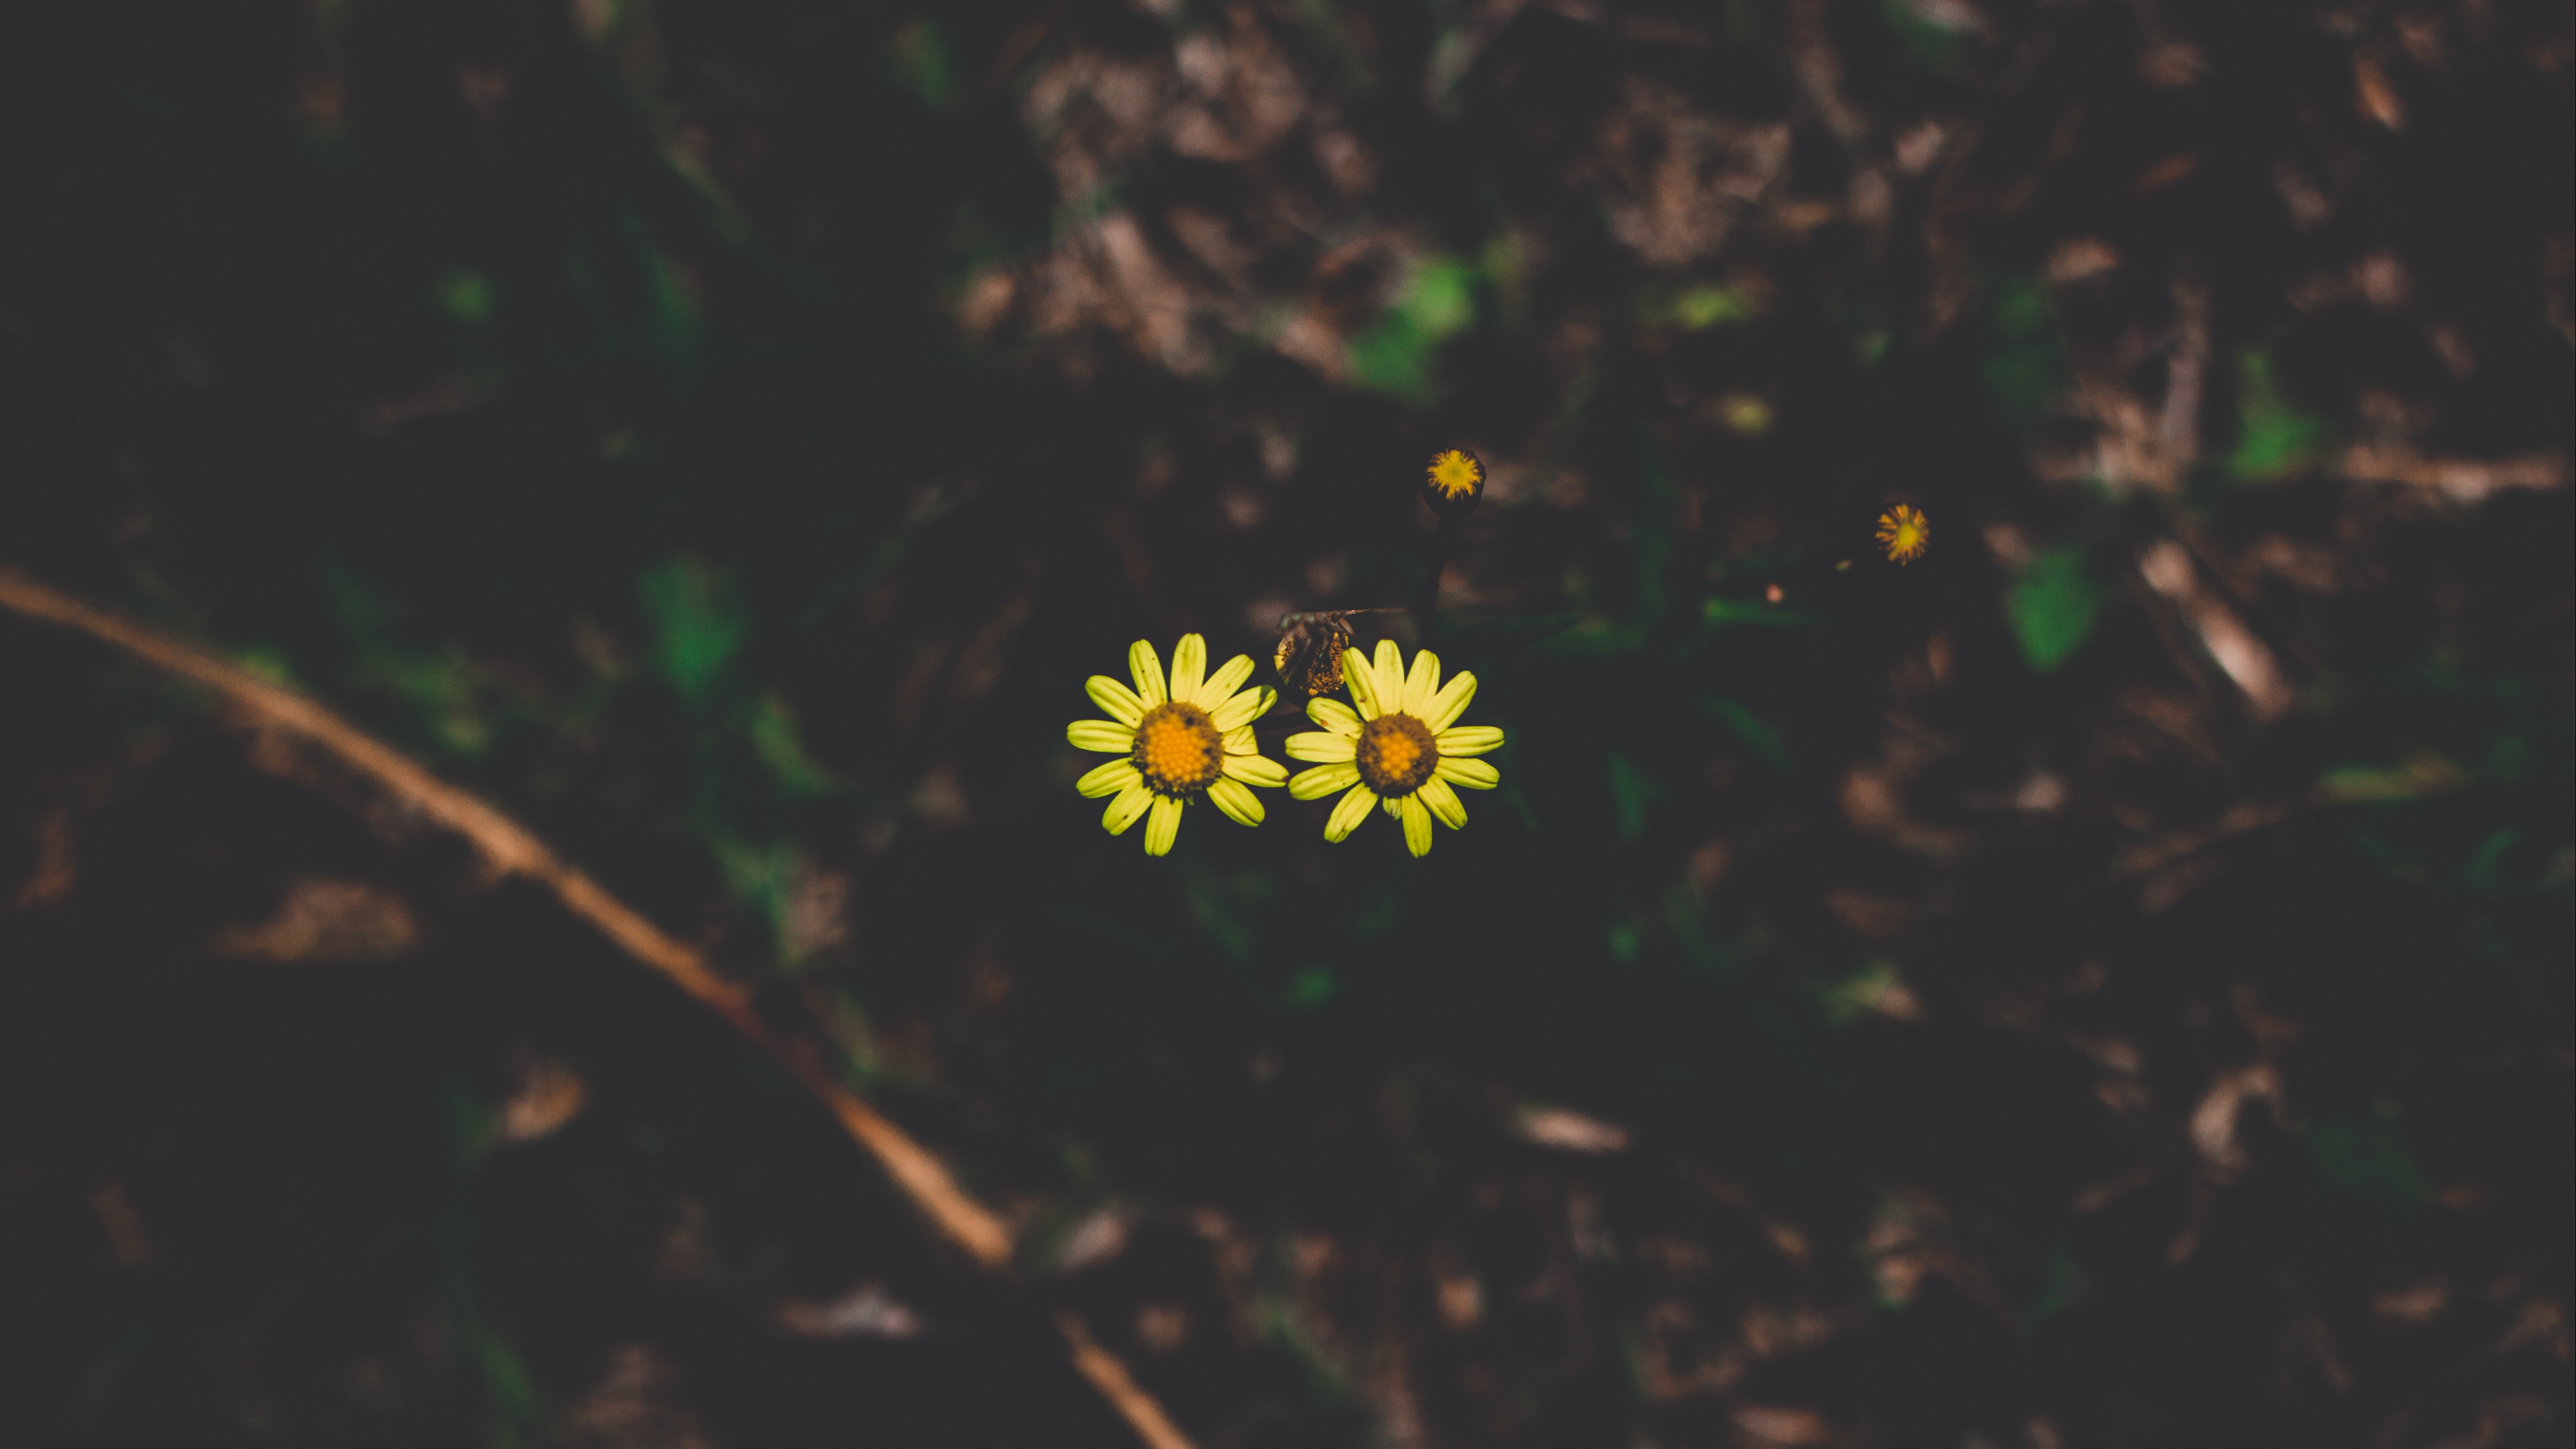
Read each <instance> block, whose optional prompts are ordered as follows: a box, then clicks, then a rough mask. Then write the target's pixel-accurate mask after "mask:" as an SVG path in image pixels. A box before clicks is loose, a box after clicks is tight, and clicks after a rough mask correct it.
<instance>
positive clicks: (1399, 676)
mask: <svg viewBox="0 0 2576 1449" xmlns="http://www.w3.org/2000/svg"><path fill="white" fill-rule="evenodd" d="M1371 668H1372V669H1373V670H1374V671H1375V672H1374V673H1372V674H1371V675H1370V676H1369V689H1370V691H1371V692H1372V693H1374V694H1375V695H1376V696H1377V708H1378V713H1380V714H1394V713H1395V712H1397V711H1398V710H1401V709H1403V708H1404V651H1403V650H1401V649H1398V648H1397V647H1395V641H1394V640H1392V639H1380V640H1379V641H1377V662H1376V663H1375V664H1374V665H1372V666H1371Z"/></svg>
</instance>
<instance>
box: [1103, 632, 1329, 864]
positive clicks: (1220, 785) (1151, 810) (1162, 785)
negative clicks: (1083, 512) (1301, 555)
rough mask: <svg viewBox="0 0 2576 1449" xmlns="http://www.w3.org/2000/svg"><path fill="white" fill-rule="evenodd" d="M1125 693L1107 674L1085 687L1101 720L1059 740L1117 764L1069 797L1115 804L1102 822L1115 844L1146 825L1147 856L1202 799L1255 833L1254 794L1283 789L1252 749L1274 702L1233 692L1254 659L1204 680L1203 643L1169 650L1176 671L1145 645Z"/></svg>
mask: <svg viewBox="0 0 2576 1449" xmlns="http://www.w3.org/2000/svg"><path fill="white" fill-rule="evenodd" d="M1127 672H1128V677H1130V678H1131V679H1133V680H1135V682H1136V687H1135V688H1133V689H1130V688H1128V687H1127V686H1126V685H1124V684H1121V683H1119V682H1118V681H1117V680H1115V679H1112V678H1110V677H1109V676H1108V675H1106V674H1095V675H1093V676H1091V678H1090V679H1088V680H1086V681H1085V682H1084V683H1083V692H1084V693H1086V694H1088V695H1090V696H1091V702H1092V703H1093V704H1096V705H1098V706H1100V708H1101V710H1102V711H1103V712H1104V713H1106V714H1107V715H1108V716H1109V718H1107V719H1085V720H1076V721H1074V722H1073V723H1072V724H1069V725H1067V726H1065V730H1064V737H1065V738H1066V739H1067V740H1070V741H1072V742H1073V744H1074V746H1075V747H1076V748H1078V749H1085V750H1097V751H1099V752H1100V753H1102V754H1114V755H1123V756H1125V757H1126V758H1124V759H1118V760H1112V761H1110V762H1109V763H1108V764H1105V765H1102V766H1100V767H1099V768H1098V769H1096V770H1093V771H1091V772H1090V773H1089V774H1086V775H1084V776H1083V777H1082V778H1081V779H1080V780H1078V781H1076V782H1075V784H1074V788H1075V789H1077V790H1079V791H1081V792H1082V793H1083V794H1084V795H1085V796H1088V797H1090V798H1092V799H1098V798H1099V797H1101V796H1103V795H1107V796H1111V797H1113V798H1112V799H1111V800H1110V802H1109V809H1108V811H1107V813H1105V814H1103V815H1102V816H1101V817H1100V823H1101V825H1102V827H1103V828H1105V829H1107V830H1108V832H1109V833H1110V834H1112V835H1118V834H1121V833H1123V832H1125V830H1126V829H1127V827H1128V826H1130V825H1133V824H1135V823H1136V822H1137V821H1138V820H1139V819H1143V820H1144V821H1145V853H1146V854H1147V855H1162V854H1165V853H1167V852H1168V851H1170V850H1171V848H1172V841H1173V840H1174V839H1175V838H1176V837H1178V836H1179V834H1180V830H1181V811H1182V809H1183V807H1184V806H1186V805H1187V804H1189V802H1191V801H1193V800H1202V799H1204V800H1206V801H1208V802H1210V803H1212V804H1214V805H1215V806H1216V808H1217V809H1219V810H1222V811H1224V812H1225V814H1226V818H1228V819H1230V820H1233V821H1234V822H1236V823H1237V824H1240V825H1258V824H1260V823H1261V820H1262V815H1263V811H1262V808H1261V799H1260V797H1259V796H1257V795H1255V794H1253V793H1252V791H1251V789H1250V788H1249V787H1250V786H1254V785H1260V786H1264V787H1267V788H1272V789H1275V788H1277V787H1278V786H1281V785H1284V784H1286V783H1287V782H1288V770H1287V767H1286V766H1284V765H1281V764H1280V763H1279V762H1278V761H1276V760H1265V759H1263V758H1262V757H1261V755H1260V754H1259V753H1258V751H1257V747H1256V746H1255V745H1254V744H1253V740H1252V722H1253V721H1254V720H1255V719H1257V718H1259V717H1260V716H1261V715H1262V714H1263V713H1264V712H1266V711H1267V710H1268V709H1269V708H1270V706H1271V705H1272V704H1273V703H1274V702H1275V701H1277V699H1278V698H1279V691H1277V690H1275V689H1270V688H1267V687H1262V688H1255V689H1244V690H1242V691H1241V692H1240V693H1237V692H1236V691H1237V690H1238V689H1239V688H1240V687H1241V685H1242V684H1243V682H1244V681H1245V680H1247V679H1250V678H1251V677H1252V656H1250V655H1248V654H1238V655H1236V656H1234V657H1233V658H1232V659H1229V660H1227V661H1226V662H1225V665H1224V667H1223V668H1220V669H1219V670H1217V672H1216V673H1214V674H1209V673H1208V672H1207V641H1206V640H1205V639H1203V638H1201V637H1199V636H1198V635H1196V634H1184V635H1182V636H1181V642H1180V644H1179V645H1178V646H1177V647H1175V648H1174V649H1173V651H1172V670H1171V673H1170V675H1169V676H1168V677H1167V676H1166V675H1165V674H1164V673H1163V661H1162V658H1161V656H1159V655H1157V654H1156V653H1155V652H1154V646H1153V645H1151V644H1149V643H1147V642H1145V641H1144V640H1142V639H1139V640H1137V641H1136V642H1135V643H1134V644H1133V645H1131V646H1129V648H1128V650H1127Z"/></svg>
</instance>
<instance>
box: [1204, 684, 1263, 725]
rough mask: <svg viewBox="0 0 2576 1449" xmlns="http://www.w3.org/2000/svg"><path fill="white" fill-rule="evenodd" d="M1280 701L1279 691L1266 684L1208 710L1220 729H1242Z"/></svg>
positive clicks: (1211, 718)
mask: <svg viewBox="0 0 2576 1449" xmlns="http://www.w3.org/2000/svg"><path fill="white" fill-rule="evenodd" d="M1278 702H1279V691H1278V690H1275V689H1272V688H1271V687H1270V686H1269V685H1266V684H1265V685H1263V686H1261V687H1260V688H1259V689H1247V690H1245V691H1244V692H1243V693H1241V694H1238V695H1236V696H1235V697H1234V698H1232V699H1229V700H1227V701H1226V702H1225V703H1223V704H1220V705H1218V706H1217V707H1216V708H1215V709H1213V710H1210V711H1209V712H1208V718H1209V719H1210V720H1212V721H1214V722H1215V724H1216V727H1217V728H1218V729H1220V730H1236V729H1241V728H1243V727H1244V726H1245V725H1248V724H1250V723H1252V722H1253V721H1254V720H1257V719H1259V718H1261V717H1262V716H1263V715H1265V714H1268V713H1269V712H1270V706H1272V705H1274V704H1277V703H1278Z"/></svg>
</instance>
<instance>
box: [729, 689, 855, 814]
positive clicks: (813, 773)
mask: <svg viewBox="0 0 2576 1449" xmlns="http://www.w3.org/2000/svg"><path fill="white" fill-rule="evenodd" d="M750 733H751V747H752V749H753V750H754V751H755V752H757V753H758V754H759V756H760V759H761V763H763V764H765V765H767V766H768V767H769V773H770V777H771V778H772V779H775V780H776V781H777V782H778V785H779V788H780V789H782V790H785V791H786V792H787V793H788V794H790V795H803V796H815V795H828V794H830V793H831V792H832V791H833V790H834V789H836V788H838V786H839V782H838V781H836V780H835V779H833V778H832V773H831V772H830V771H828V770H826V769H824V768H823V767H822V766H821V765H818V764H816V763H814V760H813V757H812V756H810V755H808V754H806V753H805V739H804V735H803V734H802V733H801V732H799V731H798V729H797V728H796V716H795V715H794V714H792V713H790V712H789V711H788V708H787V703H786V701H784V700H782V699H780V698H779V697H778V696H777V695H775V694H765V695H762V696H761V699H760V703H759V704H758V705H757V706H756V707H754V709H753V710H752V714H751V729H750Z"/></svg>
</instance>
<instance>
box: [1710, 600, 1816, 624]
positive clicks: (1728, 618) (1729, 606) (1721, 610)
mask: <svg viewBox="0 0 2576 1449" xmlns="http://www.w3.org/2000/svg"><path fill="white" fill-rule="evenodd" d="M1699 614H1700V618H1701V619H1703V620H1705V621H1706V622H1708V623H1709V624H1711V625H1714V626H1716V627H1719V628H1724V627H1726V626H1728V625H1731V624H1813V623H1817V622H1819V620H1818V619H1817V618H1816V616H1815V615H1813V614H1801V613H1797V612H1795V611H1794V610H1789V609H1783V608H1781V607H1780V606H1779V605H1777V604H1767V603H1763V602H1760V601H1758V600H1754V599H1721V598H1715V597H1711V598H1710V599H1708V600H1706V601H1705V602H1703V603H1702V604H1701V605H1700V606H1699Z"/></svg>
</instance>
